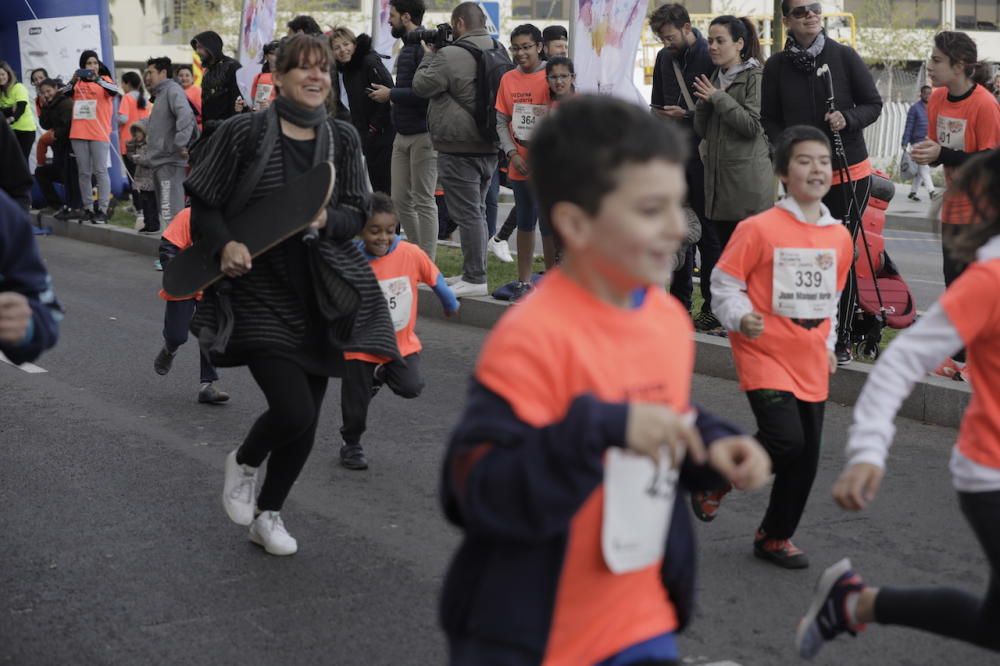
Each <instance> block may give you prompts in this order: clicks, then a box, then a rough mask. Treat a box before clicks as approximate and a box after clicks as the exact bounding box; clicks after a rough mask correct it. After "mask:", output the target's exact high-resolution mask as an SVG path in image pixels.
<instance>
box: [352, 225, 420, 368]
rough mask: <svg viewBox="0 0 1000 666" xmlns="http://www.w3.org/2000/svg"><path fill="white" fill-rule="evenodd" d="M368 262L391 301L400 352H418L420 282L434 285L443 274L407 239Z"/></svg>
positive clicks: (365, 357) (356, 355)
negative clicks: (418, 284) (418, 294)
mask: <svg viewBox="0 0 1000 666" xmlns="http://www.w3.org/2000/svg"><path fill="white" fill-rule="evenodd" d="M369 263H370V265H371V267H372V271H374V273H375V279H376V280H378V284H379V287H381V288H382V295H383V296H385V300H386V302H387V303H388V304H389V314H390V315H391V316H392V324H393V327H394V328H395V329H396V344H397V345H399V353H400V355H402V356H404V357H406V356H409V355H410V354H415V353H417V352H418V351H420V350H421V349H423V345H421V344H420V339H419V338H418V337H417V334H416V332H415V331H414V329H415V328H416V325H417V293H418V292H417V283H419V282H422V283H424V284H426V285H427V286H430V287H433V286H434V284H435V283H436V282H437V279H438V275H439V273H440V272H439V271H438V267H437V266H435V265H434V262H433V261H431V258H430V257H428V256H427V253H426V252H424V251H423V250H421V249H420V247H419V246H417V245H414V244H413V243H408V242H406V241H404V240H401V241H399V242H398V243H397V244H396V249H394V250H393V251H392V252H390V253H388V254H386V255H385V256H382V257H378V258H377V259H373V260H372V261H371V262H369ZM344 358H346V359H347V360H349V361H350V360H360V361H368V362H369V363H385V362H386V361H387V360H388V359H384V358H379V357H378V356H373V355H371V354H364V353H362V352H347V353H345V354H344Z"/></svg>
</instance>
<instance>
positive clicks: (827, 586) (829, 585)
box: [795, 558, 865, 659]
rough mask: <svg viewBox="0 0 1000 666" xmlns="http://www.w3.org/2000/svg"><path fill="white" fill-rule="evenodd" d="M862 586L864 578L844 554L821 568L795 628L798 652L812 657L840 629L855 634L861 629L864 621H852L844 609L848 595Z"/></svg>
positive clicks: (834, 636) (857, 591)
mask: <svg viewBox="0 0 1000 666" xmlns="http://www.w3.org/2000/svg"><path fill="white" fill-rule="evenodd" d="M864 589H865V583H864V581H863V580H861V576H859V575H858V574H856V573H854V571H853V570H852V569H851V561H850V560H848V559H847V558H844V559H843V560H841V561H839V562H837V563H836V564H834V565H833V566H832V567H830V568H829V569H827V570H826V571H824V572H823V575H822V576H820V579H819V581H818V582H817V583H816V591H815V592H814V593H813V599H812V603H811V604H810V605H809V610H807V611H806V614H805V615H804V616H802V619H801V620H800V621H799V626H798V629H797V630H796V632H795V646H796V647H797V648H798V651H799V655H800V656H802V657H803V658H804V659H812V658H813V657H815V656H816V653H817V652H819V651H820V648H822V647H823V645H824V644H825V643H826V642H827V641H832V640H833V639H834V638H836V637H837V636H839V635H840V634H843V633H847V634H850V635H851V636H857V635H858V632H859V631H864V629H865V625H863V624H854V623H853V622H852V621H851V613H849V612H848V600H849V598H850V597H851V595H856V594H860V593H861V592H862V591H863V590H864Z"/></svg>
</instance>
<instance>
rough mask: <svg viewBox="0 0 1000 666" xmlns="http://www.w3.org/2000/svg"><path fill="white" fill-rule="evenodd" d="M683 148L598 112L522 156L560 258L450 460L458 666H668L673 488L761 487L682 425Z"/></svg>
mask: <svg viewBox="0 0 1000 666" xmlns="http://www.w3.org/2000/svg"><path fill="white" fill-rule="evenodd" d="M684 145H685V142H684V140H683V138H682V137H680V136H679V135H678V133H677V132H676V130H674V129H673V128H671V127H669V126H668V125H667V124H666V123H660V122H657V121H656V119H654V118H652V117H651V116H650V115H649V114H648V113H645V112H644V111H643V110H642V109H640V108H638V107H636V106H634V105H631V104H627V103H625V102H623V101H621V100H616V99H614V98H611V97H593V96H578V97H576V98H574V99H572V100H570V101H568V102H565V103H564V104H562V105H560V107H559V108H558V109H557V110H556V111H554V112H553V113H552V114H551V116H550V117H549V118H547V119H545V120H543V121H542V122H541V124H540V125H539V127H538V130H537V131H536V132H535V134H534V135H533V137H532V153H531V156H530V172H531V174H532V180H533V184H534V186H535V190H536V191H537V193H538V203H539V208H540V212H541V216H542V217H543V218H544V219H546V220H548V221H550V222H551V224H552V227H553V229H554V230H555V232H556V233H557V234H558V235H559V236H560V238H561V241H562V245H563V248H564V255H563V261H562V263H561V264H560V266H559V267H556V268H554V269H552V270H551V271H549V272H548V274H547V275H546V277H545V279H544V280H542V281H541V282H540V283H539V286H538V288H537V289H536V290H535V292H534V293H533V294H532V295H531V296H530V297H529V298H527V299H525V301H524V302H523V303H522V304H520V305H518V306H517V307H516V308H511V309H510V310H508V312H507V313H506V314H505V315H504V316H503V318H502V319H501V320H500V322H499V323H498V324H497V326H496V327H495V328H494V329H493V331H492V332H491V333H490V335H489V337H488V338H487V341H486V343H485V345H484V346H483V349H482V352H481V354H480V357H479V360H478V362H477V364H476V369H475V376H474V378H473V382H472V385H471V387H470V389H469V392H468V398H467V404H466V407H465V411H464V412H463V414H462V417H461V420H460V421H459V424H458V426H457V427H456V429H455V431H454V433H453V435H452V439H451V442H450V445H449V448H448V454H447V457H446V460H445V465H444V474H443V501H444V508H445V514H446V516H447V517H448V519H449V520H450V521H451V522H453V523H454V524H456V525H458V526H459V527H460V528H462V530H463V531H464V538H463V541H462V545H461V547H460V548H459V550H458V553H457V554H456V556H455V558H454V560H453V561H452V564H451V567H450V569H449V571H448V574H447V578H446V580H445V585H444V592H443V595H442V600H441V618H442V623H443V625H444V629H445V632H446V633H447V635H448V639H449V642H450V650H451V659H450V663H451V664H452V666H465V665H469V666H473V665H474V666H481V665H482V664H505V665H506V666H520V665H522V664H523V665H524V666H527V665H528V664H543V665H545V666H555V665H564V664H566V665H569V664H572V665H574V666H575V665H576V664H588V665H595V664H596V665H598V666H607V665H610V664H638V663H643V664H673V663H675V661H677V660H678V654H677V652H678V651H677V645H676V643H675V634H676V632H677V631H680V630H681V629H682V628H683V627H684V625H685V624H686V623H687V621H688V620H689V619H690V613H691V604H692V601H693V595H694V588H695V581H694V560H695V553H694V542H693V539H692V537H693V534H692V527H691V523H690V518H689V517H688V513H687V510H686V509H685V504H686V502H685V500H684V499H683V495H684V492H685V490H684V489H686V488H690V487H695V488H705V487H709V488H710V487H717V486H719V485H722V484H725V483H726V482H727V480H728V481H730V482H733V483H736V484H738V485H741V486H746V487H756V486H759V485H760V484H762V483H763V482H764V481H765V479H766V476H767V474H768V465H767V457H766V455H765V454H764V452H763V450H761V448H760V446H759V445H758V444H757V443H756V442H754V441H753V440H752V439H751V438H749V437H745V436H742V435H740V434H739V433H738V431H736V430H735V429H734V428H732V427H731V426H729V425H728V424H725V423H723V422H721V421H719V420H718V419H714V418H712V417H711V416H709V415H708V414H705V413H704V412H700V413H698V414H697V416H695V415H694V414H690V413H689V410H690V409H691V404H690V399H691V378H692V371H693V367H694V339H693V338H694V336H693V329H692V325H691V319H690V317H689V316H688V314H687V313H686V312H685V311H684V308H683V307H682V306H681V305H680V304H679V303H677V301H675V300H674V299H673V298H672V297H671V296H669V295H668V294H667V293H666V292H665V291H664V289H663V284H665V283H666V282H667V281H668V280H669V278H670V274H671V266H672V261H671V260H672V257H673V255H674V252H675V251H676V249H677V247H678V246H679V244H680V242H681V241H682V239H683V238H684V233H685V228H684V217H683V214H682V212H681V203H682V202H683V201H684V190H685V184H684V166H683V165H684V154H683V153H684ZM703 441H705V442H708V451H707V454H706V451H705V447H704V446H703V444H702V442H703ZM706 460H707V463H708V464H705V463H706ZM682 461H683V462H682ZM678 467H680V470H679V472H678V470H677V468H678ZM678 474H679V476H678ZM678 483H679V484H680V485H678ZM668 536H669V538H668Z"/></svg>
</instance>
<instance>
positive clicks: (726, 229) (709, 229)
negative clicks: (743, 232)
mask: <svg viewBox="0 0 1000 666" xmlns="http://www.w3.org/2000/svg"><path fill="white" fill-rule="evenodd" d="M739 222H740V221H739V220H737V221H736V222H726V221H724V220H706V221H705V223H704V224H703V225H702V227H701V237H702V238H703V239H704V238H705V234H709V235H710V236H712V238H710V239H709V240H708V241H707V242H706V243H704V245H703V244H702V243H698V249H699V251H700V252H701V273H700V279H701V297H702V298H703V299H704V300H705V302H704V303H703V304H702V306H701V311H702V312H711V311H712V271H714V270H715V264H717V263H718V262H719V257H721V256H722V252H723V250H725V249H726V245H727V244H728V243H729V239H730V238H731V237H732V235H733V232H734V231H735V230H736V225H737V224H739Z"/></svg>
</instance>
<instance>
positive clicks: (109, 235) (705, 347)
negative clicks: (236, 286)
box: [33, 214, 972, 428]
mask: <svg viewBox="0 0 1000 666" xmlns="http://www.w3.org/2000/svg"><path fill="white" fill-rule="evenodd" d="M33 217H34V218H35V221H36V223H39V222H40V224H41V225H42V226H48V227H51V228H52V231H53V233H54V234H55V235H57V236H63V237H65V238H71V239H73V240H78V241H83V242H86V243H94V244H97V245H104V246H108V247H113V248H116V249H119V250H125V251H126V252H133V253H136V254H142V255H147V256H150V257H156V256H157V254H158V248H159V245H160V239H159V238H156V237H150V236H140V235H139V234H138V233H136V232H135V231H132V230H130V229H124V228H122V227H116V226H112V225H102V226H94V225H91V224H78V223H77V222H66V221H61V220H56V219H54V218H53V217H51V216H50V215H44V216H43V215H37V214H35V215H34V216H33ZM421 292H422V296H423V297H422V298H420V299H419V313H420V315H421V316H423V317H429V318H432V319H439V320H444V319H445V316H444V313H443V312H442V310H441V304H440V303H439V302H438V300H437V298H436V297H435V296H434V294H433V292H431V290H430V289H428V288H426V287H423V286H422V287H421ZM508 307H511V305H510V304H509V303H506V302H503V301H496V300H493V299H492V298H463V299H462V309H461V311H460V312H459V313H458V314H457V315H456V316H455V317H453V318H452V319H450V320H449V321H452V322H456V323H459V324H464V325H466V326H474V327H476V328H484V329H491V328H493V326H494V324H496V322H497V320H499V319H500V317H501V316H502V315H503V313H504V312H506V311H507V308H508ZM695 342H696V345H697V356H696V358H695V372H697V373H698V374H701V375H708V376H710V377H718V378H720V379H729V380H736V379H737V377H736V367H735V366H734V365H733V358H732V354H731V353H730V350H729V343H728V342H727V341H726V340H725V339H723V338H719V337H716V336H712V335H703V334H695ZM871 368H872V366H870V365H867V364H864V363H853V364H851V365H850V366H848V367H846V368H840V369H839V370H838V371H837V374H835V375H834V376H833V377H831V378H830V400H831V401H833V402H837V403H840V404H844V405H853V404H854V403H855V402H856V401H857V398H858V394H859V393H860V392H861V388H862V386H864V383H865V380H867V379H868V374H869V373H870V372H871ZM971 395H972V392H971V390H970V388H969V385H968V384H960V383H957V382H954V381H950V380H947V379H941V378H937V377H928V378H926V379H924V380H922V381H920V382H918V383H917V385H916V386H915V387H914V390H913V393H911V394H910V397H909V398H907V399H906V400H905V401H904V402H903V406H902V408H901V409H900V411H899V415H900V416H903V417H906V418H909V419H914V420H917V421H922V422H924V423H930V424H934V425H940V426H945V427H949V428H957V427H958V426H959V424H960V423H961V422H962V415H963V413H964V412H965V408H966V406H968V404H969V398H970V397H971Z"/></svg>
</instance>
